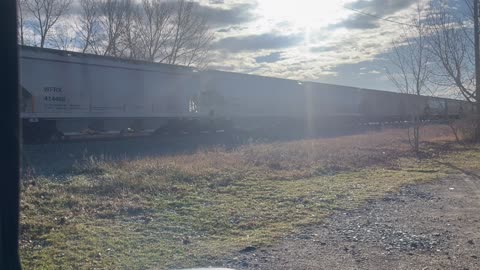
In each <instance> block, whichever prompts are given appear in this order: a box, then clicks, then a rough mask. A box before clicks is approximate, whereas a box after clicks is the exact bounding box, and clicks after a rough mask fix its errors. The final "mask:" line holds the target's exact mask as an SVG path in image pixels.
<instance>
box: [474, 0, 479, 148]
mask: <svg viewBox="0 0 480 270" xmlns="http://www.w3.org/2000/svg"><path fill="white" fill-rule="evenodd" d="M478 2H479V0H474V1H473V23H474V29H473V34H474V35H475V38H474V42H475V104H474V106H475V107H476V108H475V109H476V113H475V141H476V142H480V36H479V34H480V28H479V10H478V8H479V6H478Z"/></svg>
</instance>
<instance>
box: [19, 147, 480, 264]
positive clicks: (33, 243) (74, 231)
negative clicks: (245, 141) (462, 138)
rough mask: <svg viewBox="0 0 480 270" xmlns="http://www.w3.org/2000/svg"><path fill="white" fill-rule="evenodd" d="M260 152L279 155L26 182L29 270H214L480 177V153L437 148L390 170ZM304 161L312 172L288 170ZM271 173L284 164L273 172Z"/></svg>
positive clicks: (230, 155) (114, 167)
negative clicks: (245, 253) (290, 238)
mask: <svg viewBox="0 0 480 270" xmlns="http://www.w3.org/2000/svg"><path fill="white" fill-rule="evenodd" d="M259 147H260V148H262V147H263V148H268V149H269V150H265V149H263V150H262V151H261V152H260V153H259V152H254V150H252V149H247V150H241V149H240V150H238V151H233V152H225V151H214V152H203V153H199V154H195V155H192V156H177V157H172V158H169V159H145V160H138V161H133V162H127V161H116V162H103V161H91V162H90V163H88V164H84V165H82V166H83V167H79V168H75V169H74V170H72V171H71V172H70V173H69V174H65V175H62V177H61V178H60V179H54V178H48V177H41V176H33V177H30V178H29V179H25V181H24V183H23V192H22V202H21V205H22V214H21V256H22V264H23V266H24V268H25V269H92V268H97V269H152V268H154V269H167V268H178V267H192V266H205V265H210V264H211V262H212V261H215V260H216V259H219V258H222V257H224V256H229V255H232V254H235V253H236V252H238V251H240V250H241V249H243V248H245V247H247V246H252V245H253V246H265V245H269V244H272V243H273V242H274V241H275V240H277V239H279V238H281V237H283V236H285V235H288V234H292V233H295V231H296V230H298V229H300V228H301V227H302V226H307V225H312V224H318V223H319V222H321V220H322V218H324V217H325V216H326V215H328V214H331V213H332V212H334V211H336V210H348V209H352V208H356V207H358V206H360V205H362V204H363V203H365V202H366V201H367V200H371V199H376V198H379V197H382V196H383V195H384V194H385V193H387V192H394V191H396V190H398V188H400V187H401V186H403V185H407V184H414V183H421V182H426V181H431V180H434V179H438V178H441V177H445V176H446V175H448V174H451V173H459V169H461V170H465V171H471V170H475V169H478V168H480V151H478V150H480V149H479V148H478V147H470V149H468V150H466V149H464V148H460V147H458V149H453V150H451V151H448V152H444V153H440V154H438V153H439V151H437V150H434V149H431V152H432V153H436V154H435V155H430V158H428V159H421V160H418V159H416V158H414V157H412V156H409V155H407V154H405V155H397V158H391V159H390V160H388V162H371V160H372V157H371V155H370V154H369V155H368V156H367V155H361V154H359V155H357V156H356V158H357V159H362V158H365V159H368V160H367V161H364V160H356V161H355V162H356V163H355V162H354V161H353V160H350V159H349V161H348V162H349V163H348V164H346V163H341V162H340V160H339V162H338V163H334V162H333V161H329V162H322V160H323V159H322V158H320V156H316V157H313V155H314V153H313V152H309V154H305V153H304V152H302V151H299V150H294V149H293V148H290V149H289V150H288V151H289V154H290V157H288V156H282V155H285V154H286V153H285V150H277V149H275V147H280V145H276V146H275V147H274V148H271V147H272V146H269V145H265V146H259ZM272 149H273V150H272ZM305 149H309V147H306V148H305ZM242 151H243V152H242ZM265 151H267V152H268V151H280V152H279V153H276V154H275V155H280V156H281V157H280V158H278V157H277V158H275V160H273V161H272V157H268V154H266V153H265ZM305 151H306V150H305ZM358 151H360V150H358ZM366 152H368V153H373V151H371V150H368V151H366ZM375 153H376V152H375ZM299 155H305V156H306V157H305V160H308V161H309V162H306V163H305V164H304V165H302V164H301V163H297V162H291V163H288V162H287V161H288V159H295V158H296V157H298V156H299ZM308 155H310V157H308ZM382 155H385V154H384V153H382V151H381V152H380V153H379V154H378V155H374V157H373V159H374V160H378V159H380V157H381V156H382ZM247 156H248V158H247ZM196 158H197V159H196ZM270 162H274V163H275V162H276V163H278V164H279V165H275V166H273V167H272V166H268V164H270ZM354 164H359V165H358V166H355V165H354ZM365 164H367V165H365Z"/></svg>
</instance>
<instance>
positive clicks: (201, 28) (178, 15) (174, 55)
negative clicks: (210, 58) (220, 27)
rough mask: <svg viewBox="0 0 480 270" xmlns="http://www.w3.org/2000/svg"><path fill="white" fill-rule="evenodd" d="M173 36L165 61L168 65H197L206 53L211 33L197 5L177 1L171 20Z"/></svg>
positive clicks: (181, 0)
mask: <svg viewBox="0 0 480 270" xmlns="http://www.w3.org/2000/svg"><path fill="white" fill-rule="evenodd" d="M172 27H173V31H172V33H173V35H172V39H171V42H170V44H169V52H168V54H167V58H166V61H167V63H169V64H178V63H181V64H184V65H192V64H198V63H199V61H200V60H202V59H203V57H204V55H205V54H206V53H207V52H208V49H209V45H210V42H211V39H212V36H213V35H212V33H211V32H210V30H209V29H210V28H209V26H208V24H207V18H206V17H205V16H203V15H201V14H200V12H198V5H197V4H196V3H194V2H191V1H185V0H179V1H178V2H177V4H176V6H175V13H174V15H173V18H172Z"/></svg>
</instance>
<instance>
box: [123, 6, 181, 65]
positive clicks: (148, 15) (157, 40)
mask: <svg viewBox="0 0 480 270" xmlns="http://www.w3.org/2000/svg"><path fill="white" fill-rule="evenodd" d="M171 15H172V5H168V4H167V3H164V2H163V1H161V0H143V1H142V4H141V6H140V7H139V8H138V9H137V10H136V12H135V13H134V17H133V18H134V24H133V26H132V27H131V29H130V31H129V38H128V41H129V48H130V50H131V53H132V54H133V58H136V59H141V60H147V61H152V62H154V61H159V62H161V61H162V60H164V59H165V55H164V50H165V48H166V47H167V44H168V42H169V39H170V37H171V33H172V29H173V28H172V27H170V26H169V23H170V18H171Z"/></svg>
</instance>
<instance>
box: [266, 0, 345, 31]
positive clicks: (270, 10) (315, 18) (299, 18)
mask: <svg viewBox="0 0 480 270" xmlns="http://www.w3.org/2000/svg"><path fill="white" fill-rule="evenodd" d="M347 2H350V0H339V1H338V0H258V4H259V5H258V12H259V13H260V15H261V16H263V17H265V18H266V19H269V20H275V21H287V22H289V23H291V24H293V25H295V26H298V27H307V28H320V27H323V26H326V25H329V24H333V23H335V22H338V21H339V20H341V19H342V18H344V17H345V16H346V15H347V14H348V11H346V10H345V9H344V8H343V7H342V6H343V5H344V4H345V3H347Z"/></svg>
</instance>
